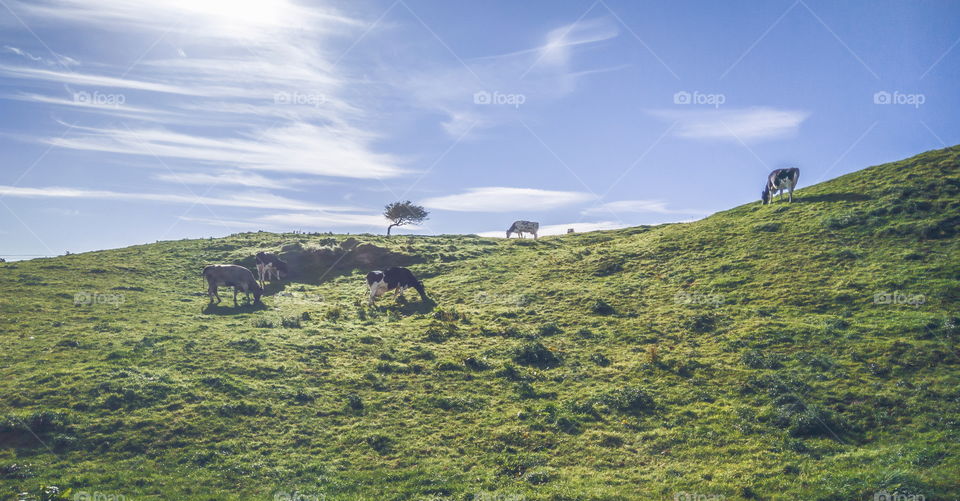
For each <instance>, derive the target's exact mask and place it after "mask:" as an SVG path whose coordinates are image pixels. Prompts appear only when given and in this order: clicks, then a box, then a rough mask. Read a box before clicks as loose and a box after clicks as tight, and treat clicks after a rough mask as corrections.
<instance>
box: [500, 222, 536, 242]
mask: <svg viewBox="0 0 960 501" xmlns="http://www.w3.org/2000/svg"><path fill="white" fill-rule="evenodd" d="M538 231H540V223H537V222H534V221H514V222H513V224H511V225H510V229H508V230H507V238H510V234H511V233H516V234H517V236H518V237H520V238H523V234H524V233H532V234H533V238H534V240H536V238H537V232H538Z"/></svg>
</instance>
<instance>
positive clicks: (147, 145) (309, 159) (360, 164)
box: [45, 123, 403, 179]
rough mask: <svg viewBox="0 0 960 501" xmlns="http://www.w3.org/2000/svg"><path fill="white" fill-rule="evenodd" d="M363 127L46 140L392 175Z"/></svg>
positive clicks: (201, 159)
mask: <svg viewBox="0 0 960 501" xmlns="http://www.w3.org/2000/svg"><path fill="white" fill-rule="evenodd" d="M369 139H370V138H369V137H368V135H367V134H366V133H364V132H362V131H359V130H356V129H352V128H346V129H341V130H337V129H335V128H333V127H320V126H316V125H311V124H306V123H297V124H294V125H289V126H285V127H275V128H272V129H267V130H265V131H262V132H261V133H260V135H259V136H256V135H254V134H252V133H241V134H237V135H227V136H213V135H207V136H198V135H193V134H188V133H184V132H178V131H175V130H171V129H161V128H141V129H136V130H134V129H129V128H95V127H74V129H73V131H72V133H71V134H70V135H68V136H60V137H52V138H48V139H46V140H45V142H47V143H48V144H50V145H52V146H58V147H61V148H69V149H74V150H85V151H96V152H108V153H122V154H126V155H141V156H156V157H165V158H176V159H181V160H191V161H194V162H197V163H200V164H205V165H209V166H222V165H224V164H228V165H231V166H234V167H237V168H240V169H250V170H262V171H277V172H288V173H299V174H310V175H315V176H331V177H347V178H361V179H362V178H381V177H391V176H396V175H399V174H400V173H402V172H403V171H402V170H401V169H399V168H398V167H396V166H395V159H394V158H393V157H392V156H390V155H386V154H380V153H374V152H372V151H369V150H368V149H366V148H364V147H363V146H362V143H363V142H364V141H367V140H369Z"/></svg>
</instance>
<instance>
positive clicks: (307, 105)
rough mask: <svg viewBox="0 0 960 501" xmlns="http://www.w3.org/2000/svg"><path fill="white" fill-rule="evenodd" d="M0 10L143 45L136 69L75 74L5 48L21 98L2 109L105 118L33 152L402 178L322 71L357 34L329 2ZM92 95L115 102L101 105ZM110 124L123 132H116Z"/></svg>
mask: <svg viewBox="0 0 960 501" xmlns="http://www.w3.org/2000/svg"><path fill="white" fill-rule="evenodd" d="M9 5H10V6H11V8H13V9H15V11H17V12H19V13H20V15H21V16H22V17H23V18H24V19H26V20H27V21H28V22H30V21H36V22H38V23H40V22H42V23H43V24H44V25H45V26H69V27H70V28H72V29H76V28H77V27H78V26H84V25H85V26H86V29H91V30H102V31H104V32H107V33H109V34H110V35H109V36H110V37H115V38H116V39H121V40H123V39H141V38H142V39H146V40H147V41H149V40H154V42H153V45H149V46H148V47H149V49H148V50H147V51H146V52H145V53H143V54H142V55H141V56H140V57H139V58H138V59H135V60H132V61H130V60H127V61H124V62H122V63H112V64H111V63H109V62H103V61H98V62H97V64H95V65H90V66H89V67H78V68H71V67H68V66H65V65H62V64H61V65H59V66H58V67H50V65H48V64H43V65H39V64H33V65H31V64H29V63H39V62H41V61H40V59H41V58H38V57H36V56H30V57H27V56H29V53H27V52H26V51H23V50H20V49H16V48H8V49H7V52H10V53H14V54H17V55H20V56H22V58H23V59H26V63H21V64H14V63H8V62H0V75H3V76H5V77H7V78H8V79H11V80H13V81H17V82H18V84H17V86H18V87H19V88H20V89H31V91H32V92H20V93H19V94H16V95H13V96H8V97H7V98H8V99H16V100H20V101H26V102H33V103H36V104H38V105H53V106H61V107H64V108H65V109H70V110H74V111H83V112H86V113H87V114H90V113H99V114H103V115H110V119H112V120H110V121H109V122H107V121H97V120H95V119H93V118H90V117H82V118H80V119H79V120H76V121H73V122H74V125H76V128H75V129H74V130H72V132H71V134H70V135H69V136H68V137H59V135H58V134H51V135H50V136H48V137H41V138H39V140H40V141H42V142H46V143H47V144H50V145H53V146H57V147H61V148H68V149H74V150H84V151H90V152H97V153H100V154H124V155H147V156H156V157H160V158H171V159H177V160H178V161H181V162H193V163H194V167H195V169H198V170H200V169H223V168H224V167H228V168H232V169H241V170H250V169H254V170H264V171H279V172H296V173H299V174H304V175H310V176H323V177H346V178H354V179H374V178H387V177H395V176H399V175H401V174H403V173H404V172H406V171H405V170H404V169H402V168H401V167H400V164H401V161H402V160H401V159H400V158H398V157H395V156H392V155H389V154H387V153H383V152H380V151H378V149H377V147H376V146H375V143H376V142H377V141H378V140H379V139H380V135H379V134H378V132H377V129H378V127H377V125H378V124H379V122H378V121H377V120H376V118H375V117H374V115H373V114H371V110H369V109H367V108H366V107H365V106H364V105H363V103H362V102H361V101H362V100H360V99H358V97H357V95H358V94H362V90H359V89H358V88H357V86H356V85H348V82H350V80H351V78H352V77H351V76H350V75H349V72H348V70H346V69H345V68H342V67H339V66H338V65H336V64H335V59H336V55H337V54H338V53H339V52H340V49H339V44H342V43H346V42H349V41H350V40H351V39H352V37H354V36H356V35H357V34H358V33H359V32H360V31H361V29H362V28H364V23H363V22H361V21H359V20H356V19H352V18H350V17H348V16H344V15H341V14H339V13H338V12H337V10H336V9H334V8H332V7H331V6H329V5H328V4H325V3H311V4H303V3H299V2H293V1H288V0H229V1H228V0H205V1H194V0H171V1H168V2H152V3H151V2H148V3H135V2H134V3H131V2H129V1H127V0H93V1H92V2H91V1H82V2H81V1H78V0H38V1H31V2H23V1H20V0H11V1H10V4H9ZM176 45H180V47H176V50H175V51H172V50H171V48H172V47H171V46H176ZM8 47H9V46H8ZM184 47H186V48H187V50H184ZM188 53H189V54H196V56H193V57H188V56H187V54H188ZM71 61H74V60H71ZM74 62H75V61H74ZM51 83H53V84H62V86H63V87H64V88H65V89H66V95H65V96H64V95H58V94H56V93H55V91H52V90H51V86H50V85H49V84H51ZM31 87H32V88H31ZM97 92H99V93H100V94H99V95H100V96H104V95H105V94H106V93H110V96H108V97H110V98H113V99H114V101H116V100H118V99H117V98H120V99H119V100H120V101H121V103H120V104H119V105H117V104H116V103H115V102H109V103H101V102H99V101H97V99H96V98H97V97H98V95H97V94H96V93H97ZM78 95H81V96H84V97H92V99H78V98H77V96H78ZM355 102H359V103H360V105H355V104H353V103H355ZM118 117H122V118H123V119H125V120H127V121H129V122H130V123H131V124H132V125H129V126H128V125H127V124H123V127H119V126H118V125H117V123H116V120H115V118H118ZM143 122H148V123H149V124H150V125H144V124H143ZM198 126H204V128H198Z"/></svg>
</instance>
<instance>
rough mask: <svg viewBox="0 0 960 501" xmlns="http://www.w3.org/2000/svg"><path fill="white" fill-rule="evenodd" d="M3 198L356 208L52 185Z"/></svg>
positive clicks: (14, 190)
mask: <svg viewBox="0 0 960 501" xmlns="http://www.w3.org/2000/svg"><path fill="white" fill-rule="evenodd" d="M0 197H20V198H74V199H78V198H79V199H92V200H125V201H131V202H144V201H150V202H161V203H174V204H197V205H211V206H223V207H246V208H258V209H283V210H309V211H349V210H356V208H355V207H342V206H323V205H316V204H312V203H310V202H303V201H300V200H294V199H291V198H286V197H280V196H277V195H272V194H269V193H261V192H245V193H234V194H230V195H228V196H203V197H199V196H194V195H178V194H174V193H129V192H118V191H109V190H87V189H83V188H66V187H59V186H49V187H44V188H26V187H20V186H3V185H0Z"/></svg>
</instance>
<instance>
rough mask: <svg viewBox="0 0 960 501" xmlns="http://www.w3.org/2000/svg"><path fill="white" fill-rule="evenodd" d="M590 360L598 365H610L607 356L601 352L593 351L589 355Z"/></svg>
mask: <svg viewBox="0 0 960 501" xmlns="http://www.w3.org/2000/svg"><path fill="white" fill-rule="evenodd" d="M590 361H591V362H593V363H595V364H597V365H599V366H600V367H607V366H609V365H610V359H609V358H607V356H606V355H604V354H603V353H594V354H593V355H590Z"/></svg>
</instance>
